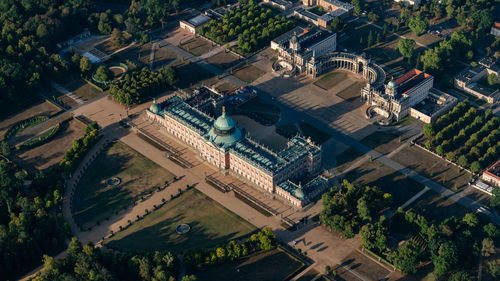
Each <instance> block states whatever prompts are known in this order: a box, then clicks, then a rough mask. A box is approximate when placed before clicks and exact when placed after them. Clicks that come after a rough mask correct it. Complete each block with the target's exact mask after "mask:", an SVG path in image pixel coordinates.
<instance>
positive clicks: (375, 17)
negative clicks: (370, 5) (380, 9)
mask: <svg viewBox="0 0 500 281" xmlns="http://www.w3.org/2000/svg"><path fill="white" fill-rule="evenodd" d="M368 19H369V20H370V21H371V22H376V21H378V15H377V14H375V13H374V12H373V11H370V12H369V13H368Z"/></svg>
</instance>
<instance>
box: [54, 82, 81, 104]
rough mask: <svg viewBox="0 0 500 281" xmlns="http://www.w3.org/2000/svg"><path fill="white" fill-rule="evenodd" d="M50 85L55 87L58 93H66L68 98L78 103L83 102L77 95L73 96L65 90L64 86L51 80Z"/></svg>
mask: <svg viewBox="0 0 500 281" xmlns="http://www.w3.org/2000/svg"><path fill="white" fill-rule="evenodd" d="M51 84H52V87H53V88H54V89H56V90H57V91H58V92H59V93H61V94H63V95H66V96H68V97H69V98H71V99H72V100H74V101H75V102H76V103H77V104H78V105H80V104H83V103H84V101H83V100H82V99H80V98H79V97H77V96H75V95H74V94H73V93H72V92H70V91H68V90H66V89H65V88H63V86H61V85H59V84H57V83H55V82H52V83H51Z"/></svg>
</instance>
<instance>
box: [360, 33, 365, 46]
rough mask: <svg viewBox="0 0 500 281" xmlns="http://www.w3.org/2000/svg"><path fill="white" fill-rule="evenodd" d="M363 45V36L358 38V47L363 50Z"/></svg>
mask: <svg viewBox="0 0 500 281" xmlns="http://www.w3.org/2000/svg"><path fill="white" fill-rule="evenodd" d="M364 44H365V42H364V41H363V36H360V37H359V46H361V48H364V47H363V45H364Z"/></svg>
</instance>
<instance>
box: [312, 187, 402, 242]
mask: <svg viewBox="0 0 500 281" xmlns="http://www.w3.org/2000/svg"><path fill="white" fill-rule="evenodd" d="M322 202H323V210H322V211H321V213H320V216H319V217H320V220H321V223H322V224H323V225H324V226H326V227H328V228H332V229H335V230H337V231H338V232H340V233H342V235H343V236H344V237H345V238H352V237H354V235H355V234H356V233H358V231H359V229H360V228H361V226H362V224H363V223H367V222H371V221H372V220H373V218H375V217H376V216H377V215H378V214H379V212H380V211H381V210H383V209H385V208H387V207H390V206H391V205H392V203H393V199H392V195H391V194H390V193H384V192H383V191H382V190H381V189H380V188H379V187H377V186H355V185H353V184H351V183H349V182H348V181H347V180H344V181H343V182H342V184H341V185H340V186H334V187H332V188H331V189H330V190H329V191H328V192H326V193H325V194H323V196H322Z"/></svg>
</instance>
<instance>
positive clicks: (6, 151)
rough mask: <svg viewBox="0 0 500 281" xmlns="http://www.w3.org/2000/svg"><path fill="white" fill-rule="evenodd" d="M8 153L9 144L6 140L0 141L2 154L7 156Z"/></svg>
mask: <svg viewBox="0 0 500 281" xmlns="http://www.w3.org/2000/svg"><path fill="white" fill-rule="evenodd" d="M10 153H11V150H10V145H9V144H8V143H7V142H6V141H2V154H3V155H5V156H9V155H10Z"/></svg>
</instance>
